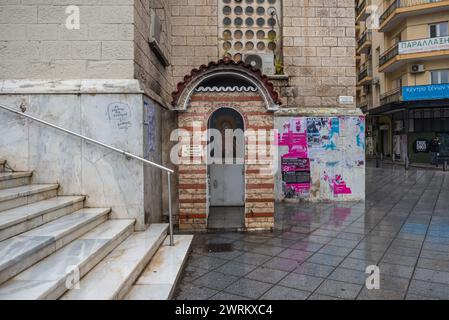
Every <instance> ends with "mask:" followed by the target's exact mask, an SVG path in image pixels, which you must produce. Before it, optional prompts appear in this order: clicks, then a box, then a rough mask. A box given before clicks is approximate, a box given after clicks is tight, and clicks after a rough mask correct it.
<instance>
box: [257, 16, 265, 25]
mask: <svg viewBox="0 0 449 320" xmlns="http://www.w3.org/2000/svg"><path fill="white" fill-rule="evenodd" d="M256 23H257V25H258V26H259V27H263V26H264V25H265V19H264V18H259V19H257V22H256Z"/></svg>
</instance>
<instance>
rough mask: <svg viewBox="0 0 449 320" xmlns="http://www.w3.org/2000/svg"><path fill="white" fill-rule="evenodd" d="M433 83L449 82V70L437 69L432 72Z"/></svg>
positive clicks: (431, 79)
mask: <svg viewBox="0 0 449 320" xmlns="http://www.w3.org/2000/svg"><path fill="white" fill-rule="evenodd" d="M430 81H431V84H442V83H449V70H435V71H431V72H430Z"/></svg>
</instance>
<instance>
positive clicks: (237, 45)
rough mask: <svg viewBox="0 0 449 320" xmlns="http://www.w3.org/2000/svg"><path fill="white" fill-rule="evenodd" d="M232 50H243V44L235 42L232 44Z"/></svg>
mask: <svg viewBox="0 0 449 320" xmlns="http://www.w3.org/2000/svg"><path fill="white" fill-rule="evenodd" d="M234 49H235V50H237V51H240V50H242V49H243V43H241V42H240V41H237V42H236V43H235V44H234Z"/></svg>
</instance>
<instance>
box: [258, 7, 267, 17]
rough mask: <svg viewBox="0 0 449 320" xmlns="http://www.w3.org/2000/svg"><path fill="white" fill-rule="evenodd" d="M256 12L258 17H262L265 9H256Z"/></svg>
mask: <svg viewBox="0 0 449 320" xmlns="http://www.w3.org/2000/svg"><path fill="white" fill-rule="evenodd" d="M256 12H257V14H258V15H259V16H263V15H264V14H265V8H264V7H257V9H256Z"/></svg>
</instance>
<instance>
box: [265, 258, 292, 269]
mask: <svg viewBox="0 0 449 320" xmlns="http://www.w3.org/2000/svg"><path fill="white" fill-rule="evenodd" d="M299 265H300V263H299V262H298V261H295V260H291V259H285V258H279V257H274V258H273V259H271V260H269V261H268V262H266V263H265V264H264V265H263V266H264V267H266V268H270V269H276V270H282V271H293V270H295V269H296V268H297V267H298V266H299Z"/></svg>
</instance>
